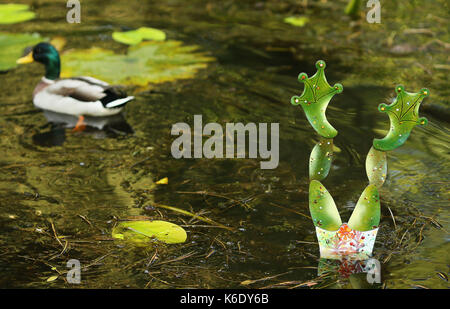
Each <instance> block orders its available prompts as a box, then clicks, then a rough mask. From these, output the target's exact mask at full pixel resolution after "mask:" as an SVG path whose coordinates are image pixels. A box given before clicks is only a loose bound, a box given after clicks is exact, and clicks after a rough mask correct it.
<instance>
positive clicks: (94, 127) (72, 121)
mask: <svg viewBox="0 0 450 309" xmlns="http://www.w3.org/2000/svg"><path fill="white" fill-rule="evenodd" d="M43 113H44V116H45V118H46V119H47V124H46V125H44V126H43V127H41V129H46V128H49V130H48V131H45V132H39V133H36V134H34V135H33V136H32V140H33V144H35V145H38V146H42V147H53V146H61V145H63V144H64V142H65V140H66V131H67V129H73V128H75V126H76V124H77V121H78V118H77V117H76V116H73V115H67V114H60V113H55V112H52V111H48V110H44V111H43ZM84 123H85V124H86V129H85V130H83V134H88V135H94V136H95V137H96V138H107V137H110V138H115V137H118V136H124V135H128V134H133V133H134V130H133V128H132V127H131V126H130V125H129V124H128V122H127V121H126V119H125V117H124V115H123V114H122V113H121V114H117V115H113V116H109V117H90V116H86V117H85V118H84Z"/></svg>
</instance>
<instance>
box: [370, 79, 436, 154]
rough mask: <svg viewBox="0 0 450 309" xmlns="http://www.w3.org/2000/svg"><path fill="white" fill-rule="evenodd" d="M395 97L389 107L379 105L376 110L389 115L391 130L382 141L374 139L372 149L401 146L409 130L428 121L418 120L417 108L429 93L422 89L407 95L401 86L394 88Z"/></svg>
mask: <svg viewBox="0 0 450 309" xmlns="http://www.w3.org/2000/svg"><path fill="white" fill-rule="evenodd" d="M395 91H396V93H397V97H396V98H395V100H394V102H392V104H390V105H386V104H384V103H383V104H380V105H379V106H378V110H379V111H380V112H383V113H387V114H388V115H389V119H390V121H391V128H390V130H389V133H388V134H387V135H386V136H385V137H384V138H383V139H374V141H373V147H375V148H376V149H378V150H381V151H389V150H394V149H396V148H398V147H400V146H401V145H403V144H404V143H405V142H406V140H407V139H408V137H409V134H410V133H411V130H412V129H413V128H414V127H415V126H416V125H418V124H420V125H426V124H427V123H428V120H427V119H426V118H424V117H422V118H419V107H420V104H421V103H422V100H423V99H424V98H425V97H427V96H428V95H429V94H430V92H429V91H428V89H425V88H424V89H422V90H420V91H419V92H417V93H409V92H406V91H405V88H404V87H403V86H401V85H399V86H397V87H396V88H395Z"/></svg>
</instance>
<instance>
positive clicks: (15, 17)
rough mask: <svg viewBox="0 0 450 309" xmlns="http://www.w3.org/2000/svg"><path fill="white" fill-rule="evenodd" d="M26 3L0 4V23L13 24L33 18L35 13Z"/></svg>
mask: <svg viewBox="0 0 450 309" xmlns="http://www.w3.org/2000/svg"><path fill="white" fill-rule="evenodd" d="M28 9H29V6H28V5H27V4H15V3H10V4H0V24H15V23H20V22H23V21H27V20H30V19H33V18H34V17H35V16H36V14H35V13H34V12H31V11H29V10H28Z"/></svg>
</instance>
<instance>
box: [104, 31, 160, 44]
mask: <svg viewBox="0 0 450 309" xmlns="http://www.w3.org/2000/svg"><path fill="white" fill-rule="evenodd" d="M112 37H113V39H114V40H115V41H117V42H119V43H123V44H127V45H136V44H139V43H141V42H142V41H143V40H152V41H164V40H165V39H166V34H165V33H164V32H163V31H161V30H158V29H155V28H148V27H141V28H139V29H136V30H131V31H125V32H118V31H115V32H113V34H112Z"/></svg>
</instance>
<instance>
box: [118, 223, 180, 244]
mask: <svg viewBox="0 0 450 309" xmlns="http://www.w3.org/2000/svg"><path fill="white" fill-rule="evenodd" d="M112 237H113V238H116V239H122V240H128V241H132V242H136V243H143V242H148V241H149V240H151V239H157V240H159V241H162V242H164V243H167V244H178V243H183V242H185V241H186V238H187V235H186V231H185V230H184V229H183V228H182V227H180V226H178V225H176V224H173V223H170V222H166V221H161V220H155V221H125V222H121V223H119V224H118V225H117V226H116V227H114V229H113V231H112Z"/></svg>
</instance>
